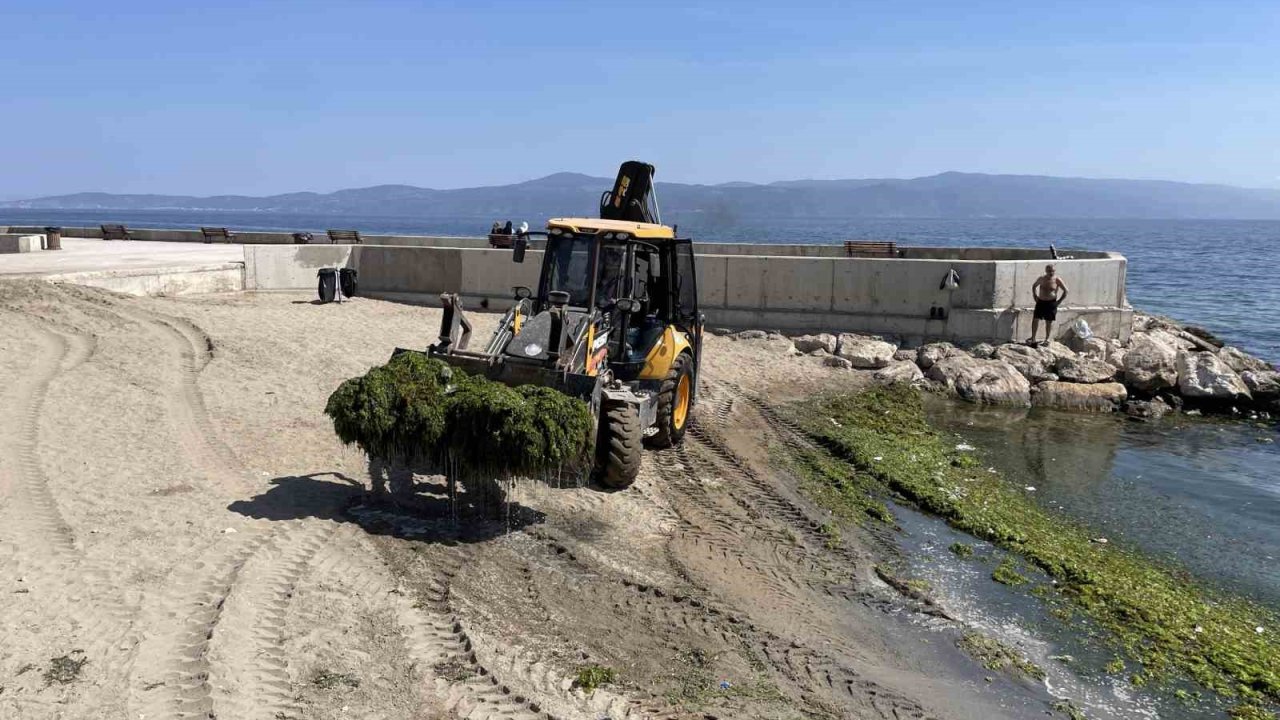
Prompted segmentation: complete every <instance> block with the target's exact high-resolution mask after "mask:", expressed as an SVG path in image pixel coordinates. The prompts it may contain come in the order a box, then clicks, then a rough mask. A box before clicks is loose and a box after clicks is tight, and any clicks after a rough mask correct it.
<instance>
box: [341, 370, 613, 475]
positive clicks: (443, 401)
mask: <svg viewBox="0 0 1280 720" xmlns="http://www.w3.org/2000/svg"><path fill="white" fill-rule="evenodd" d="M325 414H327V415H328V416H329V417H330V418H332V420H333V429H334V431H335V432H336V433H337V435H338V437H339V438H340V439H341V440H342V441H343V442H344V443H346V444H348V445H351V444H354V445H357V446H359V447H360V449H362V450H364V451H365V452H366V453H367V454H368V455H369V456H370V457H371V458H378V459H381V460H384V461H387V462H391V463H395V464H397V465H400V466H403V467H409V468H415V467H422V468H430V469H435V468H450V469H457V470H461V471H463V474H464V475H468V476H488V477H503V476H507V477H509V476H514V475H524V476H529V477H540V476H541V475H543V474H545V473H549V472H553V471H562V472H565V473H569V474H572V473H574V472H581V471H583V470H585V469H586V468H589V467H590V463H589V458H588V456H589V453H590V448H591V432H592V420H591V413H590V411H589V409H588V408H587V404H586V403H584V402H582V401H581V400H578V399H575V398H571V397H569V396H568V395H565V394H563V393H560V392H557V391H555V390H553V389H551V388H545V387H536V386H522V387H516V388H512V387H507V386H506V385H502V384H501V383H496V382H492V381H490V380H488V379H486V378H483V377H479V376H476V375H468V374H467V373H464V372H462V371H461V370H458V369H457V368H453V367H450V366H449V365H446V364H445V363H443V362H441V361H440V360H436V359H434V358H428V357H426V356H425V355H423V354H421V353H401V354H400V355H397V356H395V357H393V358H392V359H391V360H390V362H388V363H387V364H386V365H380V366H378V367H375V368H372V369H371V370H369V372H367V373H365V374H364V375H362V376H360V377H355V378H351V379H350V380H347V381H346V382H344V383H342V385H340V386H339V387H338V389H337V390H335V391H334V392H333V394H332V395H330V396H329V401H328V403H327V404H326V406H325Z"/></svg>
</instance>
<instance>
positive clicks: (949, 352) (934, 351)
mask: <svg viewBox="0 0 1280 720" xmlns="http://www.w3.org/2000/svg"><path fill="white" fill-rule="evenodd" d="M965 354H966V353H965V351H963V350H961V349H960V348H958V347H956V346H955V345H952V344H951V343H949V342H936V343H929V344H928V345H921V346H920V347H919V348H917V349H916V364H917V365H919V366H920V369H921V370H928V369H929V368H931V367H933V365H934V363H936V362H938V361H939V360H941V359H943V358H949V357H955V356H956V355H965Z"/></svg>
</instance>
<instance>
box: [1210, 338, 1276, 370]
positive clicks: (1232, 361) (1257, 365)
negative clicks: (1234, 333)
mask: <svg viewBox="0 0 1280 720" xmlns="http://www.w3.org/2000/svg"><path fill="white" fill-rule="evenodd" d="M1218 357H1219V358H1221V359H1222V361H1223V362H1225V363H1226V364H1227V367H1229V368H1231V369H1232V370H1235V371H1236V372H1244V371H1245V370H1253V371H1254V372H1265V371H1267V370H1275V368H1273V367H1271V364H1270V363H1268V362H1267V361H1265V360H1259V359H1258V358H1256V357H1254V356H1252V355H1250V354H1248V353H1246V352H1245V351H1243V350H1241V349H1240V348H1237V347H1232V346H1230V345H1227V346H1226V347H1224V348H1222V349H1221V350H1219V351H1218Z"/></svg>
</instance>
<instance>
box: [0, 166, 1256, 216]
mask: <svg viewBox="0 0 1280 720" xmlns="http://www.w3.org/2000/svg"><path fill="white" fill-rule="evenodd" d="M611 182H612V179H611V178H599V177H591V176H589V175H581V174H577V173H556V174H554V175H548V176H547V177H543V178H539V179H537V180H529V181H527V182H522V183H516V184H513V185H501V186H495V187H476V188H460V189H455V190H433V189H430V188H420V187H414V186H411V185H378V186H375V187H367V188H356V189H352V190H338V191H337V192H332V193H312V192H300V193H287V194H284V195H271V196H268V197H248V196H243V195H216V196H212V197H190V196H183V195H116V194H111V193H76V194H74V195H58V196H53V197H42V198H33V199H31V200H16V201H10V202H0V208H37V209H61V210H98V209H101V210H173V209H183V210H236V211H241V212H243V211H262V212H290V213H306V214H335V215H346V214H349V215H402V216H413V217H432V216H475V217H485V218H489V217H492V218H506V217H553V216H556V215H595V213H596V209H597V203H598V201H599V197H600V194H601V193H602V192H603V191H605V190H607V189H609V186H610V184H611ZM657 193H658V199H659V201H660V204H661V207H662V210H663V212H664V213H665V214H667V215H669V216H670V217H672V218H676V219H680V218H690V217H691V216H693V215H695V214H697V215H698V216H701V217H702V218H703V219H705V220H707V221H711V222H715V221H719V220H737V219H745V218H753V217H755V218H761V217H773V218H789V217H845V218H847V217H884V218H983V217H996V218H998V217H1034V218H1090V217H1094V218H1209V219H1280V190H1267V189H1250V188H1239V187H1231V186H1227V185H1198V184H1190V183H1179V182H1166V181H1158V180H1096V179H1088V178H1063V177H1047V176H1038V175H983V174H977V173H959V172H946V173H942V174H940V175H931V176H928V177H920V178H912V179H908V180H895V179H863V180H790V181H782V182H775V183H770V184H767V185H759V184H754V183H745V182H731V183H724V184H720V185H689V184H683V183H658V186H657Z"/></svg>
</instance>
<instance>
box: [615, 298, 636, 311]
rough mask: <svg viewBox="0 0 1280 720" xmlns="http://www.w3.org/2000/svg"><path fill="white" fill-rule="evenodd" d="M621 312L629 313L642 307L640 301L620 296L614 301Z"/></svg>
mask: <svg viewBox="0 0 1280 720" xmlns="http://www.w3.org/2000/svg"><path fill="white" fill-rule="evenodd" d="M613 305H614V307H616V308H618V310H619V311H620V312H624V313H627V314H628V315H629V314H631V313H633V312H635V311H636V310H639V309H640V301H639V300H636V299H633V298H618V299H617V300H615V301H614V303H613Z"/></svg>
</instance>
